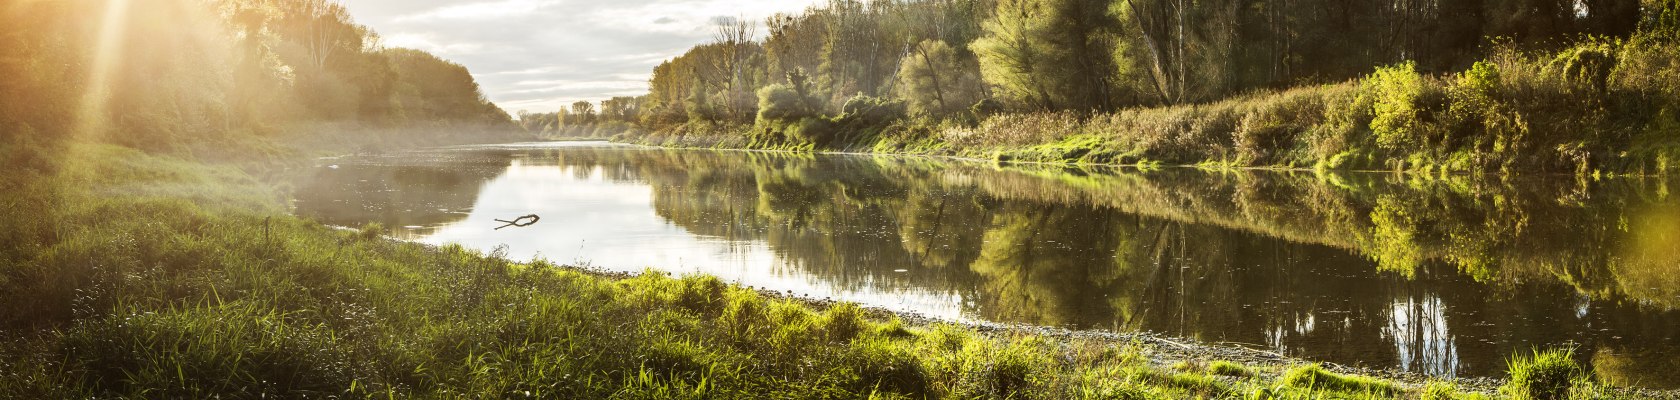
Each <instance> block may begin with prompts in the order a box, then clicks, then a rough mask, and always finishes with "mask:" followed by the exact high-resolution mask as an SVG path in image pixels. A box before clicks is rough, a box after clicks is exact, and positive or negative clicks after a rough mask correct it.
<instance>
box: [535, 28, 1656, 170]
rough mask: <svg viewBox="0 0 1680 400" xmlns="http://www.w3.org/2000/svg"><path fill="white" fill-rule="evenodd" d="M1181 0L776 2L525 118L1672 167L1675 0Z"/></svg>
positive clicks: (661, 130)
mask: <svg viewBox="0 0 1680 400" xmlns="http://www.w3.org/2000/svg"><path fill="white" fill-rule="evenodd" d="M1179 3H1180V2H1175V1H1172V0H1125V1H1084V0H972V1H912V2H869V3H864V2H859V1H849V0H834V1H830V2H828V3H826V4H822V5H819V6H815V7H812V8H810V9H808V10H807V11H805V12H803V13H799V14H793V15H778V16H775V17H772V18H769V19H768V20H767V21H766V24H765V26H766V29H765V32H763V39H762V40H754V39H753V38H754V37H756V36H754V35H753V34H754V33H756V32H755V31H754V30H753V28H752V27H751V26H747V25H744V24H740V23H733V24H732V23H730V21H720V23H719V24H718V26H717V27H716V28H717V29H716V31H717V35H716V40H714V41H712V42H709V43H705V44H701V45H699V46H696V47H694V48H693V49H691V50H690V51H689V52H688V53H686V54H684V55H683V56H680V57H677V58H675V59H672V60H670V61H668V62H666V63H665V64H663V65H660V66H659V67H658V68H656V69H655V70H654V73H653V79H652V81H651V86H650V92H649V93H648V94H647V95H645V96H638V97H620V98H614V99H611V100H608V101H603V102H601V107H600V109H599V110H597V109H596V107H594V104H592V103H589V102H578V103H576V104H574V105H573V106H572V107H570V108H567V109H563V110H559V111H557V112H555V113H537V114H530V113H527V114H524V115H522V117H521V119H520V120H521V121H522V124H523V125H524V126H525V127H526V129H528V130H530V131H533V132H537V133H540V134H545V135H550V136H589V135H595V136H603V137H605V136H614V135H616V137H618V138H619V139H621V140H625V141H631V142H638V143H646V144H658V145H670V146H696V147H728V148H764V149H794V150H853V151H855V150H863V151H874V152H889V153H912V154H942V155H957V156H964V157H974V158H988V159H997V160H999V161H1028V162H1056V163H1103V164H1148V165H1153V164H1170V165H1187V164H1195V165H1207V166H1229V167H1267V168H1301V169H1306V168H1322V169H1348V170H1404V171H1419V172H1443V173H1444V172H1476V173H1522V172H1526V173H1568V174H1578V175H1591V174H1666V173H1672V171H1674V169H1675V167H1676V165H1675V157H1676V155H1677V154H1680V153H1677V150H1676V149H1680V147H1677V145H1680V119H1676V118H1680V97H1677V96H1680V87H1676V86H1675V85H1676V83H1675V82H1680V65H1676V63H1675V62H1674V60H1676V59H1677V58H1680V43H1677V42H1676V40H1677V39H1680V35H1677V27H1680V24H1677V21H1680V5H1677V4H1680V3H1676V2H1674V1H1672V0H1645V1H1637V0H1608V1H1596V2H1579V3H1571V2H1558V1H1548V0H1524V1H1455V2H1439V3H1437V2H1416V3H1406V4H1405V5H1401V6H1395V5H1393V4H1391V3H1386V2H1368V1H1353V2H1347V1H1328V0H1325V1H1318V0H1309V1H1294V0H1292V1H1252V2H1244V3H1241V4H1240V5H1239V4H1238V3H1195V4H1188V5H1186V4H1179ZM1449 3H1450V4H1449ZM1419 21H1428V22H1427V23H1419Z"/></svg>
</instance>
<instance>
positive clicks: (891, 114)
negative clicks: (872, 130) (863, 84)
mask: <svg viewBox="0 0 1680 400" xmlns="http://www.w3.org/2000/svg"><path fill="white" fill-rule="evenodd" d="M840 110H841V114H840V120H841V121H842V122H845V123H848V124H853V125H864V126H884V125H886V124H888V123H890V122H892V121H896V120H899V119H903V118H904V117H905V110H904V102H903V101H901V100H893V99H885V98H880V97H870V96H864V95H861V94H860V95H857V96H855V97H852V98H851V99H849V100H846V104H845V105H844V106H842V107H841V108H840Z"/></svg>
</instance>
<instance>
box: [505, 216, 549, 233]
mask: <svg viewBox="0 0 1680 400" xmlns="http://www.w3.org/2000/svg"><path fill="white" fill-rule="evenodd" d="M540 220H542V217H538V216H537V215H536V214H531V215H526V216H522V217H519V218H514V219H513V220H512V221H508V220H502V219H498V220H496V222H500V223H503V224H504V225H502V226H498V227H496V230H501V229H502V228H506V227H510V226H517V227H520V228H524V227H527V226H531V225H535V224H536V223H537V221H540Z"/></svg>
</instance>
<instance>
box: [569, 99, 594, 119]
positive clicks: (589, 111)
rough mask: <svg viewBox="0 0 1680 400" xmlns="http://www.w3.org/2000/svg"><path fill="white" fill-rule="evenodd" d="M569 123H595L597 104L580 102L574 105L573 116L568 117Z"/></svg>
mask: <svg viewBox="0 0 1680 400" xmlns="http://www.w3.org/2000/svg"><path fill="white" fill-rule="evenodd" d="M566 119H567V123H568V124H571V125H589V124H593V123H595V119H596V116H595V103H590V102H587V101H578V102H575V103H572V110H571V115H569V116H567V118H566Z"/></svg>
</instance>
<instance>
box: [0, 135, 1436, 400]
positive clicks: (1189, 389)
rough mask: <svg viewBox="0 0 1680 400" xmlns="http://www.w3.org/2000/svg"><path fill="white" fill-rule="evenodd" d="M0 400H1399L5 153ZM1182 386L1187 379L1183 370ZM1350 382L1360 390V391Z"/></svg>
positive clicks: (1372, 389)
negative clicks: (305, 214) (783, 294)
mask: <svg viewBox="0 0 1680 400" xmlns="http://www.w3.org/2000/svg"><path fill="white" fill-rule="evenodd" d="M5 146H6V147H4V148H0V150H3V151H0V156H4V157H0V160H6V161H7V162H9V163H11V164H8V165H11V166H13V167H14V168H15V170H16V171H18V172H17V173H14V174H8V175H6V176H5V177H4V178H0V185H4V188H5V189H8V190H7V191H6V192H5V194H4V197H3V200H4V201H5V202H6V204H7V205H8V206H9V207H7V208H5V209H4V211H3V213H0V218H3V220H0V222H5V223H7V224H8V226H10V227H12V228H11V229H8V230H6V231H5V232H4V234H5V235H8V236H7V239H8V240H7V241H6V242H4V243H5V244H4V246H3V247H0V257H4V259H5V260H6V261H7V262H6V264H5V267H4V269H0V333H3V334H4V336H3V337H4V338H6V339H5V340H0V398H87V397H99V398H107V397H157V398H202V397H210V396H224V397H260V396H281V397H304V396H310V397H333V396H337V397H351V398H364V397H381V398H384V397H399V398H402V397H449V398H514V397H538V398H864V397H870V398H1028V399H1030V398H1044V399H1062V398H1127V399H1174V398H1194V397H1205V398H1231V397H1246V396H1249V395H1251V394H1254V393H1271V394H1273V395H1275V397H1276V398H1336V397H1348V396H1351V397H1355V398H1391V397H1405V396H1413V395H1415V393H1413V392H1411V391H1409V390H1408V389H1404V388H1402V387H1401V386H1399V385H1398V384H1395V383H1392V382H1386V381H1382V380H1378V379H1373V378H1363V377H1348V376H1342V375H1336V374H1330V373H1328V372H1324V371H1322V370H1320V369H1316V367H1312V368H1305V369H1301V370H1297V371H1293V372H1291V373H1290V374H1289V375H1287V376H1285V377H1283V378H1281V379H1279V380H1276V381H1274V380H1273V379H1272V378H1270V377H1267V376H1265V374H1264V373H1263V372H1261V371H1263V369H1259V368H1255V367H1251V366H1243V365H1239V364H1235V363H1229V362H1215V363H1213V364H1211V365H1210V366H1209V367H1207V368H1206V370H1205V371H1175V370H1172V369H1170V368H1164V367H1160V366H1159V364H1157V362H1159V361H1170V360H1151V358H1150V356H1149V355H1148V354H1149V352H1150V350H1149V348H1148V347H1146V346H1142V345H1138V344H1118V345H1117V344H1114V343H1106V342H1100V341H1082V340H1073V339H1068V340H1051V339H1048V338H1044V337H1038V336H1030V335H1015V334H999V333H989V334H988V333H981V332H978V331H975V330H971V329H969V328H965V327H960V326H953V325H940V324H935V325H929V326H914V325H907V324H905V323H904V322H903V321H900V320H897V319H895V318H892V317H890V316H884V315H880V314H877V313H873V312H869V311H867V310H864V309H861V308H859V307H857V306H856V305H852V304H839V305H835V306H830V307H813V306H810V305H807V304H803V303H799V302H795V301H791V300H786V299H779V298H771V297H765V296H763V295H760V294H759V293H758V292H755V291H752V290H749V289H745V288H740V287H735V286H732V285H728V284H726V283H724V282H722V281H720V280H718V279H717V278H714V277H708V276H684V277H671V276H667V275H666V274H663V273H659V272H654V271H648V272H645V273H643V274H640V275H638V276H635V277H628V278H614V277H604V276H597V275H591V274H587V273H583V272H579V271H576V270H571V269H566V268H560V267H557V266H555V265H552V264H549V263H546V262H541V261H537V262H530V263H519V262H512V261H509V260H506V259H503V258H502V257H500V256H499V254H497V253H494V252H493V253H490V254H484V253H480V252H475V251H472V250H468V249H463V248H460V247H457V246H444V247H429V246H424V245H419V244H412V243H404V242H397V241H391V240H388V239H386V238H384V237H382V235H381V233H382V232H383V231H384V228H383V227H380V226H377V225H369V226H365V227H362V229H360V230H341V229H335V228H331V227H327V226H323V225H320V224H318V223H315V222H312V221H308V220H305V219H300V218H296V217H292V216H289V215H287V214H285V212H284V207H283V206H282V205H283V204H284V197H283V196H282V195H280V191H279V190H278V189H276V188H274V187H272V186H270V185H268V184H265V183H263V182H261V181H259V180H257V179H254V178H251V174H249V173H246V172H244V170H242V169H240V168H233V167H229V166H227V165H221V164H217V165H210V164H202V163H199V162H193V161H188V160H183V159H178V158H172V157H165V156H157V155H150V154H146V153H143V152H139V151H135V150H130V149H126V148H121V147H115V146H109V145H97V144H73V145H66V147H64V148H62V149H58V150H62V151H59V153H60V154H65V155H66V157H64V158H61V159H58V160H42V159H39V158H34V157H32V156H31V155H30V154H29V153H25V152H38V151H41V149H40V148H35V147H30V146H29V145H17V144H9V145H5ZM1192 369H1194V368H1192ZM1350 382H1351V383H1350Z"/></svg>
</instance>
